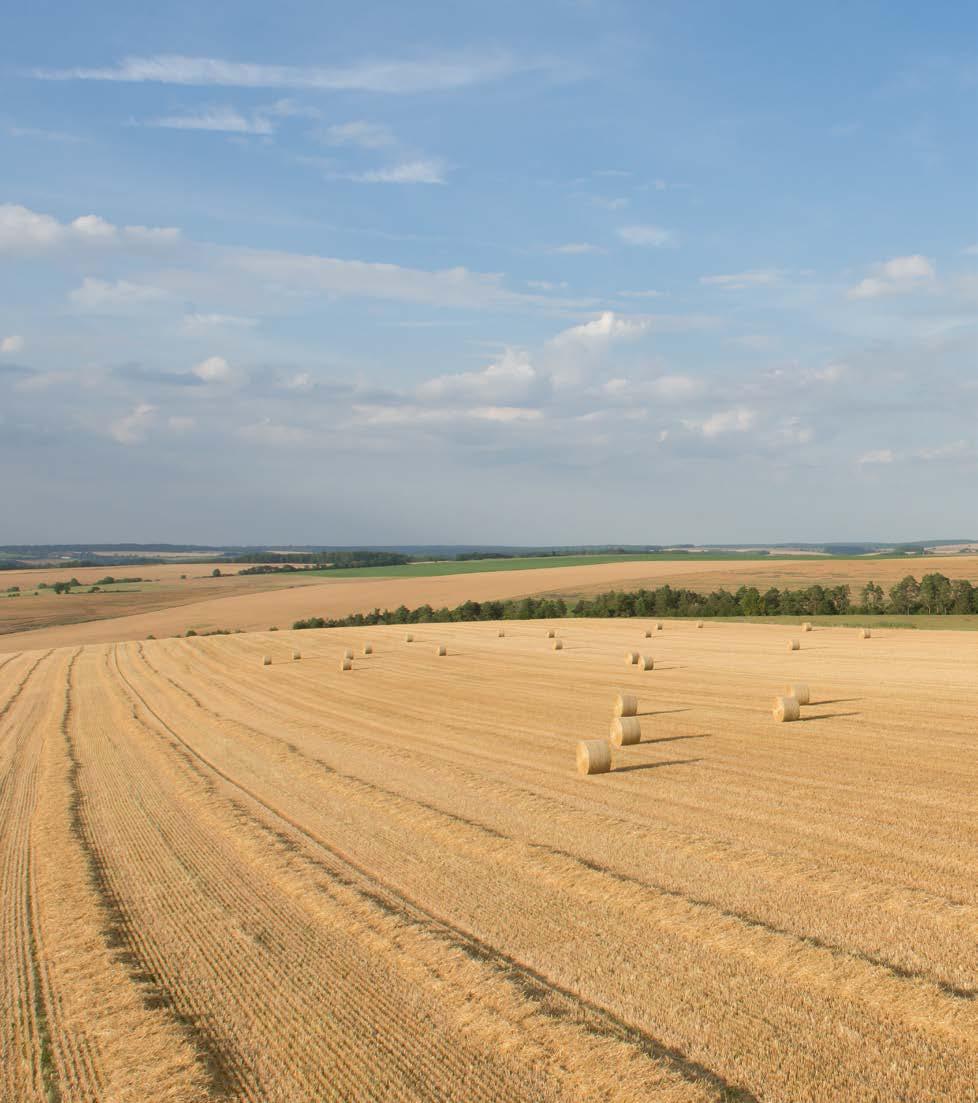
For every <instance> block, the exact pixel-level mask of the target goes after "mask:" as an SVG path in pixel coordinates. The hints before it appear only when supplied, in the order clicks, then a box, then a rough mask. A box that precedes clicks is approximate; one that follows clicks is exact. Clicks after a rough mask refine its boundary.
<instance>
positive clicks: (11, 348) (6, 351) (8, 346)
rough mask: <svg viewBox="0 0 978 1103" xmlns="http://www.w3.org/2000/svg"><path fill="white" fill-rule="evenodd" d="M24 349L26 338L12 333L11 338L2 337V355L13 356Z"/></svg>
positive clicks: (0, 338) (0, 344)
mask: <svg viewBox="0 0 978 1103" xmlns="http://www.w3.org/2000/svg"><path fill="white" fill-rule="evenodd" d="M23 347H24V338H23V337H21V336H20V334H18V333H12V334H10V336H9V337H0V354H2V355H5V356H11V355H13V354H14V353H18V352H20V351H21V350H22V349H23Z"/></svg>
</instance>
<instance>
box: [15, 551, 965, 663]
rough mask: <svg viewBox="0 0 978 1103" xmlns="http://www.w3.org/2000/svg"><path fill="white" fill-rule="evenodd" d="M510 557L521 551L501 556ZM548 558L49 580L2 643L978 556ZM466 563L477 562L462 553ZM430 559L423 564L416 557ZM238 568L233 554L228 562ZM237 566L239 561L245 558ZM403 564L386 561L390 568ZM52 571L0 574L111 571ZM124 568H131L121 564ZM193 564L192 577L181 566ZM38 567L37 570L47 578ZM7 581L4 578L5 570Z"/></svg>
mask: <svg viewBox="0 0 978 1103" xmlns="http://www.w3.org/2000/svg"><path fill="white" fill-rule="evenodd" d="M500 562H512V561H500ZM521 562H523V563H527V564H532V563H545V564H547V565H546V566H530V567H527V568H526V569H519V570H515V569H508V570H491V569H488V570H487V569H485V568H486V564H485V563H482V564H480V567H481V569H480V570H478V571H472V572H470V573H462V574H444V575H421V576H418V577H387V576H384V577H379V576H377V575H375V574H372V573H368V572H367V571H358V572H356V573H355V574H354V573H353V572H350V573H349V575H350V576H349V577H339V576H341V575H343V574H344V573H345V572H339V571H337V572H328V573H327V574H324V575H317V574H314V573H312V572H309V573H308V574H306V573H305V572H303V573H301V574H299V573H296V574H285V575H240V574H238V575H233V576H231V577H225V578H212V577H211V575H210V571H211V566H210V565H209V564H208V565H204V566H201V565H200V564H196V565H194V566H193V567H188V566H187V565H182V564H176V565H173V566H169V565H167V566H162V567H150V568H140V569H139V570H138V571H135V572H133V571H132V570H130V569H129V568H127V569H126V572H125V573H127V574H131V573H136V574H143V575H145V576H146V577H148V578H151V579H154V580H155V579H158V580H159V581H158V582H154V583H152V584H149V585H146V586H141V587H137V588H136V589H137V590H138V592H127V593H113V594H106V593H100V594H79V593H72V594H61V595H55V594H53V593H51V592H50V591H42V592H41V596H39V597H33V596H28V595H24V596H21V597H19V598H13V599H12V598H4V597H3V596H0V653H4V652H9V651H19V650H25V649H29V648H38V647H42V648H46V647H61V646H67V645H71V644H77V643H112V642H117V641H120V640H139V639H145V638H146V637H147V636H149V635H154V636H157V637H163V636H175V635H182V634H183V633H185V632H186V631H187V630H188V629H193V630H195V631H198V632H201V631H209V630H213V629H216V628H226V629H232V630H233V629H243V630H246V631H251V630H260V629H267V628H269V627H271V626H272V625H276V626H278V627H280V628H281V627H286V626H287V625H290V624H292V623H293V621H295V620H299V619H301V618H305V617H309V616H324V617H342V616H347V615H349V614H350V613H357V612H369V611H370V610H371V609H374V608H377V607H379V608H382V609H383V608H390V609H394V608H396V607H397V606H398V605H402V604H403V605H406V606H408V607H409V608H415V607H417V606H419V605H423V604H425V603H427V604H430V605H432V606H434V607H436V608H438V607H440V606H443V605H444V606H454V605H458V604H460V603H461V602H463V601H466V600H472V601H487V600H495V599H502V598H512V597H523V596H526V595H530V594H542V593H546V594H555V595H557V594H560V595H563V596H565V597H567V598H569V599H574V598H578V597H582V596H583V597H587V596H591V595H594V594H597V593H600V592H602V591H606V590H610V589H632V590H634V589H638V588H640V587H643V586H645V587H655V586H661V585H663V584H664V583H669V584H671V585H674V586H686V587H689V588H691V589H696V590H699V591H702V592H709V591H711V590H714V589H718V588H720V587H728V588H731V589H736V588H737V587H738V586H740V585H741V584H743V585H747V586H757V587H760V588H764V587H767V586H782V587H783V586H790V587H794V588H801V587H805V586H811V585H813V584H816V583H818V584H820V585H823V586H835V585H842V584H848V585H850V586H852V587H853V589H854V590H855V589H857V588H858V587H860V586H862V585H864V584H865V583H866V582H867V581H869V580H870V579H873V580H874V581H876V582H877V583H879V584H881V585H883V586H887V587H888V586H891V585H893V584H894V583H895V582H897V581H898V580H899V579H901V578H902V577H903V576H904V575H907V574H910V573H913V574H915V575H916V576H917V577H918V578H919V577H920V576H921V575H923V574H926V573H927V572H928V571H940V572H942V573H943V574H946V575H947V576H948V577H950V578H967V579H971V580H972V581H974V582H978V556H968V555H962V556H933V557H926V558H920V557H914V558H912V559H813V558H808V559H802V558H799V559H795V560H779V559H773V558H771V557H763V558H760V559H755V560H717V559H712V560H710V559H700V558H698V557H693V556H685V557H681V558H679V559H676V560H662V559H659V560H655V561H652V560H634V559H632V560H629V561H627V562H609V563H590V562H589V563H588V564H586V565H583V566H582V565H575V566H560V565H559V560H552V559H544V560H522V561H521ZM457 565H458V566H464V567H466V568H469V567H470V566H471V564H469V563H463V564H457ZM419 566H421V565H419ZM220 569H221V570H222V571H223V570H230V569H235V568H228V567H227V566H226V565H225V566H222V567H221V568H220ZM238 569H240V568H238ZM393 569H394V568H389V567H388V568H379V570H383V571H387V572H390V571H391V570H393ZM87 570H88V571H89V572H90V573H88V574H86V573H84V570H78V571H69V572H66V571H64V570H61V571H57V570H52V571H45V572H33V571H23V572H4V574H3V577H2V578H0V583H3V584H5V585H12V584H19V585H21V586H22V587H26V586H29V585H36V583H37V582H38V581H46V582H49V583H50V582H53V581H56V580H58V579H62V578H64V577H66V575H67V576H71V575H72V574H74V575H77V577H78V579H79V581H80V582H82V583H84V584H85V585H87V586H91V585H92V584H93V583H94V582H95V581H96V579H97V578H98V577H100V576H101V575H102V574H104V571H103V569H102V568H88V569H87ZM117 573H122V572H121V571H119V572H117ZM184 573H186V574H187V575H188V578H187V579H181V578H180V575H181V574H184ZM39 574H40V577H38V576H39ZM5 580H6V581H5Z"/></svg>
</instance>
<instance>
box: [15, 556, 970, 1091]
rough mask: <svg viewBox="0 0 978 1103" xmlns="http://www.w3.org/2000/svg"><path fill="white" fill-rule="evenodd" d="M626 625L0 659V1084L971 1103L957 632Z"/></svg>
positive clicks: (153, 645) (966, 775)
mask: <svg viewBox="0 0 978 1103" xmlns="http://www.w3.org/2000/svg"><path fill="white" fill-rule="evenodd" d="M704 566H707V565H704ZM708 566H710V568H711V569H716V568H717V566H718V565H717V564H712V565H708ZM745 566H746V565H744V564H738V565H737V567H736V570H737V571H738V572H742V571H743V570H744V568H745ZM772 566H773V565H772ZM793 566H794V565H792V567H793ZM819 566H823V565H821V564H820V565H819ZM824 566H829V565H828V564H825V565H824ZM881 566H882V564H874V569H876V568H877V567H881ZM900 566H901V567H903V568H904V569H906V567H907V565H905V564H900ZM914 566H915V567H917V568H918V570H919V564H914ZM493 577H494V578H497V579H498V578H501V577H507V576H506V575H505V573H504V574H503V575H495V576H493ZM972 577H974V573H973V572H972ZM430 581H431V580H429V584H430ZM461 581H462V582H463V583H465V584H466V585H465V587H464V589H466V590H468V591H470V592H469V593H467V594H466V596H473V597H474V596H477V595H475V594H472V593H471V590H472V583H473V581H474V579H473V577H472V576H469V577H468V578H467V579H463V580H461ZM374 584H375V585H376V583H374ZM389 584H390V585H402V586H403V585H407V584H408V582H405V581H402V582H398V583H393V582H392V583H389ZM410 584H412V585H416V584H417V582H415V581H413V580H412V581H411V582H410ZM455 584H456V585H457V584H458V583H457V582H456V583H455ZM333 585H336V586H350V585H353V584H352V583H350V582H337V583H335V584H333ZM317 589H318V588H317ZM310 592H311V591H310V590H309V589H307V588H305V587H304V588H303V591H302V596H305V597H308V595H309V593H310ZM261 596H262V597H266V598H269V597H275V596H279V595H273V594H266V595H261ZM225 600H226V601H227V602H228V603H230V602H232V601H236V600H243V599H238V598H228V599H225ZM304 611H305V612H309V611H315V606H313V608H312V609H309V608H308V607H307V608H306V609H305V610H304ZM550 627H552V628H554V629H555V630H556V633H557V636H558V638H560V639H562V641H563V643H564V649H563V650H562V651H559V652H555V651H553V650H551V649H550V647H549V646H548V645H549V644H550V643H552V641H549V640H548V639H547V638H546V636H547V629H548V628H550ZM645 627H646V622H643V621H637V620H633V621H598V620H595V621H564V622H555V623H553V624H547V623H546V622H540V621H536V622H532V623H509V624H507V625H506V636H505V638H498V637H497V634H496V627H495V626H494V625H491V624H487V623H481V624H469V625H463V624H445V625H415V626H412V629H411V630H412V632H413V634H414V642H413V643H410V644H408V643H406V642H405V639H404V629H403V628H395V627H374V628H370V629H332V630H323V631H305V632H295V633H293V632H284V631H283V632H276V633H267V632H256V633H248V634H243V635H239V636H233V637H214V638H209V639H201V638H198V639H190V640H187V639H184V640H176V639H167V640H151V641H141V642H128V643H116V642H104V643H94V644H90V645H87V646H83V645H80V644H78V645H74V646H71V647H45V648H42V649H30V650H19V651H11V652H9V653H7V654H3V655H0V763H2V767H0V773H2V776H3V777H4V779H5V781H4V785H3V788H2V790H0V806H2V807H0V891H2V898H0V906H2V923H0V944H2V950H3V953H2V957H0V960H2V962H3V966H2V974H0V978H2V979H0V1070H2V1071H0V1077H2V1080H0V1098H3V1099H5V1100H6V1099H10V1100H17V1101H19V1100H34V1099H38V1100H40V1099H61V1100H66V1101H67V1100H72V1101H74V1100H101V1099H111V1100H121V1101H128V1100H132V1101H137V1100H145V1099H146V1098H148V1095H147V1092H151V1096H152V1098H154V1099H159V1100H165V1101H170V1103H184V1101H190V1100H200V1099H206V1098H213V1099H232V1100H248V1101H253V1103H259V1101H265V1100H270V1101H286V1100H309V1099H335V1100H348V1099H357V1100H377V1101H381V1100H418V1101H421V1100H444V1101H446V1103H448V1101H455V1100H466V1101H468V1100H473V1101H478V1100H486V1101H487V1103H488V1101H490V1100H492V1101H495V1100H513V1101H516V1100H554V1101H558V1100H560V1101H567V1103H571V1101H574V1103H577V1101H587V1100H602V1101H609V1100H613V1101H622V1103H625V1101H629V1103H632V1101H638V1100H653V1101H658V1103H693V1101H697V1103H699V1101H708V1100H710V1101H717V1103H719V1101H721V1100H740V1101H751V1100H759V1101H760V1100H766V1101H775V1100H777V1101H782V1100H792V1101H798V1103H823V1101H824V1103H829V1101H836V1100H843V1099H844V1100H847V1101H856V1103H860V1101H866V1103H869V1101H870V1100H873V1101H878V1100H886V1101H888V1103H889V1101H897V1100H902V1101H906V1103H910V1101H916V1100H923V1099H928V1100H931V1099H932V1100H955V1101H957V1100H962V1101H964V1100H970V1099H972V1098H973V1097H974V1085H975V1083H976V1082H978V946H976V939H975V930H976V929H978V885H976V882H975V877H974V870H975V868H976V867H978V824H976V821H975V817H974V793H975V791H976V786H978V757H976V750H978V735H976V732H975V716H976V715H978V680H976V677H975V667H974V637H973V636H971V634H970V633H956V632H943V631H933V632H926V633H925V632H906V631H900V630H896V629H891V630H887V629H879V630H875V631H874V633H873V638H872V639H869V640H862V639H859V638H858V637H857V634H856V632H855V631H853V630H851V629H849V630H847V629H841V628H822V627H818V626H816V628H815V630H814V631H813V632H811V633H805V634H804V635H803V636H802V646H801V649H800V650H799V651H797V652H794V653H789V652H787V650H786V648H785V643H786V641H787V640H788V639H789V638H790V637H791V636H794V635H797V634H798V629H797V626H795V627H789V626H786V625H771V624H764V625H752V624H721V623H716V622H714V623H710V622H707V624H706V625H705V626H704V628H702V629H697V628H696V627H695V625H694V623H692V622H689V621H666V622H665V627H664V629H663V631H661V632H654V633H653V638H652V639H650V640H646V639H645V638H644V631H643V629H644V628H645ZM367 641H369V642H370V643H372V645H373V654H371V655H369V656H364V655H363V645H364V643H365V642H367ZM438 643H444V644H446V645H447V652H448V653H447V655H446V656H445V657H438V656H437V655H436V645H437V644H438ZM632 647H635V648H637V649H639V650H642V651H648V650H649V649H650V648H651V650H652V653H653V654H654V655H655V659H656V663H655V669H654V670H651V671H648V672H640V671H639V670H638V669H637V668H636V667H631V666H626V665H625V664H624V661H623V654H624V651H625V649H626V648H632ZM293 648H299V649H301V653H302V657H301V660H300V661H292V658H291V655H292V649H293ZM345 648H351V649H352V650H353V651H354V654H355V656H356V657H355V659H354V662H353V669H352V670H351V671H349V672H346V673H344V672H341V671H340V669H339V658H340V655H341V654H342V653H343V650H344V649H345ZM265 655H268V656H269V657H270V658H271V660H272V661H271V665H270V666H267V667H263V666H262V658H263V656H265ZM796 678H802V679H804V680H805V681H807V682H808V683H809V685H810V686H811V688H812V704H811V705H810V706H807V707H806V708H805V709H804V710H803V716H802V719H801V721H800V722H796V723H791V724H783V725H782V724H775V723H774V722H773V721H772V719H771V715H770V704H771V698H772V697H773V695H774V694H776V693H780V692H782V691H783V689H784V686H785V684H786V683H787V682H789V681H790V680H793V679H796ZM623 687H624V688H627V690H628V691H629V692H632V693H636V694H637V695H638V697H639V702H640V705H639V714H640V719H641V725H642V742H641V743H640V744H638V745H637V746H631V747H625V748H621V749H620V750H619V749H616V750H615V752H614V769H613V770H612V772H611V773H609V774H604V775H600V776H596V777H590V778H582V777H579V776H578V775H577V774H576V773H575V772H574V751H575V746H576V743H577V740H579V739H582V738H601V737H603V736H605V735H606V734H607V731H608V723H609V720H610V704H611V698H612V695H613V693H614V691H615V690H616V689H619V688H623Z"/></svg>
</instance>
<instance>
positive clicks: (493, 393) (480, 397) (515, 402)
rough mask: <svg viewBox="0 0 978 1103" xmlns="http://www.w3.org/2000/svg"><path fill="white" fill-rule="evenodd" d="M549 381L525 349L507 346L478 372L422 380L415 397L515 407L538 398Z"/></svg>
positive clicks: (546, 388) (437, 400)
mask: <svg viewBox="0 0 978 1103" xmlns="http://www.w3.org/2000/svg"><path fill="white" fill-rule="evenodd" d="M548 389H549V381H548V379H547V378H546V376H544V375H543V374H542V373H541V372H539V371H537V369H536V368H534V366H533V364H531V363H530V359H529V357H528V356H527V354H526V353H525V352H523V351H522V350H520V349H507V350H506V351H505V352H504V353H503V355H502V356H501V357H500V359H499V360H497V361H495V362H494V363H492V364H489V365H488V366H487V367H485V368H483V369H481V370H480V371H473V372H460V373H457V374H455V375H440V376H436V377H435V378H434V379H429V380H427V382H425V383H422V384H421V385H420V386H419V387H418V389H417V394H418V398H419V399H422V400H426V401H433V402H461V403H463V404H465V403H471V402H479V403H484V404H490V405H494V406H506V407H515V406H519V405H521V404H525V403H530V402H535V401H539V400H540V398H541V397H542V395H543V394H544V393H546V392H547V390H548Z"/></svg>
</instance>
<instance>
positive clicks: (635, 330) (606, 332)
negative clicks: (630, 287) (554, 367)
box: [552, 310, 650, 345]
mask: <svg viewBox="0 0 978 1103" xmlns="http://www.w3.org/2000/svg"><path fill="white" fill-rule="evenodd" d="M649 326H650V323H649V321H648V320H647V319H644V318H622V317H620V316H619V315H617V314H615V312H614V311H613V310H605V311H602V313H601V314H599V315H598V317H597V318H594V319H593V320H592V321H590V322H584V323H583V324H582V325H579V326H571V328H570V329H565V330H564V331H563V332H562V333H558V334H557V336H556V337H554V338H552V344H555V345H568V344H581V343H585V344H586V343H590V342H595V341H620V340H625V341H627V340H634V339H635V338H637V337H641V336H642V334H643V333H646V332H647V331H648V329H649Z"/></svg>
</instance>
